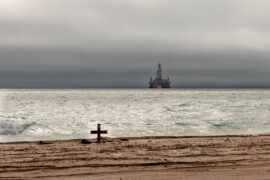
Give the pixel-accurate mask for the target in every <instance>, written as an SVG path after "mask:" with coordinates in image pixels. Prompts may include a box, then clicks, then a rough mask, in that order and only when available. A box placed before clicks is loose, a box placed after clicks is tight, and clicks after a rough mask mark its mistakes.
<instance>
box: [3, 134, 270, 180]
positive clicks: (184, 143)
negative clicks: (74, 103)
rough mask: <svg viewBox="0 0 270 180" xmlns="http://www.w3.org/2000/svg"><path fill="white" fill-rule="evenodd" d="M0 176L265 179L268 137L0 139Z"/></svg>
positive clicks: (269, 151)
mask: <svg viewBox="0 0 270 180" xmlns="http://www.w3.org/2000/svg"><path fill="white" fill-rule="evenodd" d="M0 158H1V161H0V179H26V178H29V179H91V180H92V179H93V180H105V179H106V180H107V179H110V180H120V179H122V180H128V179H138V180H139V179H144V180H148V179H149V180H150V179H151V180H154V179H155V180H159V179H160V180H161V179H169V180H173V179H192V180H195V179H196V180H197V179H207V180H208V179H236V180H238V179H241V180H243V179H244V180H249V179H256V180H257V179H269V178H270V136H269V135H259V136H220V137H143V138H113V139H111V138H105V139H104V141H103V142H102V143H101V144H97V143H94V140H93V139H92V140H91V143H90V144H82V143H81V140H65V141H48V142H45V143H39V142H15V143H0Z"/></svg>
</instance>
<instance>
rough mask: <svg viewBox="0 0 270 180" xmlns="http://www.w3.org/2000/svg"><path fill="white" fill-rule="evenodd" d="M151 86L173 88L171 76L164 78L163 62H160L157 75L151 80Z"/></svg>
mask: <svg viewBox="0 0 270 180" xmlns="http://www.w3.org/2000/svg"><path fill="white" fill-rule="evenodd" d="M149 88H171V82H170V78H169V77H168V78H167V79H162V71H161V64H160V63H159V64H158V70H157V77H156V78H155V79H154V80H153V79H152V76H151V78H150V81H149Z"/></svg>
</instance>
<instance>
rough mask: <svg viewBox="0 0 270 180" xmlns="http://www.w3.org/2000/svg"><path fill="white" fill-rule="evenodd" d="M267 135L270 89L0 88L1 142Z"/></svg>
mask: <svg viewBox="0 0 270 180" xmlns="http://www.w3.org/2000/svg"><path fill="white" fill-rule="evenodd" d="M97 123H100V124H101V125H102V129H104V130H108V134H107V135H105V136H108V137H134V136H193V135H196V136H197V135H231V134H261V133H270V90H268V89H254V90H252V89H74V90H73V89H70V90H63V89H54V90H48V89H42V90H40V89H1V90H0V141H1V142H6V141H26V140H27V141H29V140H55V139H71V138H95V136H94V135H91V134H90V130H95V129H96V125H97Z"/></svg>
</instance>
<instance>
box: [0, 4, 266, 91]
mask: <svg viewBox="0 0 270 180" xmlns="http://www.w3.org/2000/svg"><path fill="white" fill-rule="evenodd" d="M269 6H270V3H269V2H268V1H266V0H261V1H258V2H256V3H254V1H252V0H226V1H223V0H222V1H216V0H204V1H197V0H171V1H165V0H127V1H122V0H112V1H103V0H90V1H89V0H57V1H53V0H25V1H23V3H22V1H20V0H0V27H1V28H0V63H1V66H0V75H1V78H0V87H146V86H147V81H148V78H149V76H150V75H152V74H154V73H155V70H156V69H155V68H156V65H157V63H158V62H161V63H163V66H164V71H165V72H164V73H165V74H167V75H170V76H171V77H172V81H173V84H174V86H175V87H269V86H270V78H269V76H270V70H269V67H270V59H269V57H270V51H269V50H270V36H269V35H270V31H269V28H270V23H269V21H268V19H269V17H270V13H269V11H268V7H269Z"/></svg>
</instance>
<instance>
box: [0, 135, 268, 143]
mask: <svg viewBox="0 0 270 180" xmlns="http://www.w3.org/2000/svg"><path fill="white" fill-rule="evenodd" d="M257 136H258V137H262V136H270V133H265V134H229V135H194V136H193V135H191V136H137V137H136V136H131V137H129V136H128V137H125V136H123V137H109V136H106V135H105V136H104V135H103V136H102V139H103V141H104V140H105V141H106V140H112V139H115V140H121V139H129V140H136V139H178V138H181V139H187V138H226V137H257ZM82 139H85V140H90V141H93V142H95V141H96V138H93V137H91V138H74V139H73V138H70V139H48V140H46V139H41V140H33V141H31V140H22V141H3V142H1V141H0V144H17V143H18V144H21V143H33V142H39V141H46V142H62V141H81V140H82Z"/></svg>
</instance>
